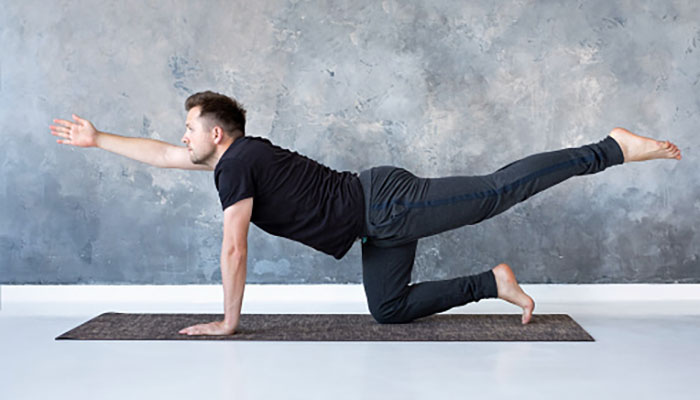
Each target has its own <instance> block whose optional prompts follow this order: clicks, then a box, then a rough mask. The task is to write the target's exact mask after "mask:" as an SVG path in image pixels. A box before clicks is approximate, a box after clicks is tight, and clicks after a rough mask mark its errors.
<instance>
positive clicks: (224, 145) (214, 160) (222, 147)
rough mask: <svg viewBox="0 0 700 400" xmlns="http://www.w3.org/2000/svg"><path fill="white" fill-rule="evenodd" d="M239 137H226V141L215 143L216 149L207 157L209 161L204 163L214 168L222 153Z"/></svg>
mask: <svg viewBox="0 0 700 400" xmlns="http://www.w3.org/2000/svg"><path fill="white" fill-rule="evenodd" d="M238 139H239V138H236V139H228V140H226V142H221V143H219V144H217V145H216V151H215V152H214V154H213V156H212V157H211V158H209V161H208V162H207V163H206V164H207V165H208V166H210V167H211V168H212V169H213V168H216V165H217V164H218V163H219V160H221V156H223V155H224V153H225V152H226V150H228V148H229V147H230V146H231V145H232V144H233V142H234V141H236V140H238Z"/></svg>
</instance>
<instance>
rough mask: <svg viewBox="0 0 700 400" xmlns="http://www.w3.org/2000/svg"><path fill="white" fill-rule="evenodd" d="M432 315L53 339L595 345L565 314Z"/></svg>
mask: <svg viewBox="0 0 700 400" xmlns="http://www.w3.org/2000/svg"><path fill="white" fill-rule="evenodd" d="M520 318H521V315H520V314H434V315H430V316H427V317H423V318H418V319H416V320H413V321H412V322H410V323H403V324H379V323H377V322H376V321H375V320H374V319H373V318H372V316H371V315H369V314H241V317H240V320H239V323H238V327H237V329H236V332H235V333H234V334H233V335H227V336H206V335H183V334H180V333H178V331H179V330H180V329H182V328H186V327H188V326H191V325H196V324H201V323H208V322H212V321H220V320H223V314H133V313H117V312H107V313H104V314H101V315H99V316H97V317H95V318H93V319H91V320H89V321H87V322H85V323H83V324H82V325H79V326H78V327H76V328H74V329H71V330H69V331H67V332H65V333H63V334H62V335H60V336H58V337H57V338H56V340H62V339H76V340H258V341H262V340H276V341H595V339H593V337H591V336H590V335H589V334H588V333H587V332H586V331H585V330H583V328H581V326H579V325H578V324H577V323H576V322H575V321H574V320H573V319H571V317H569V316H568V315H567V314H535V315H533V316H532V319H531V320H530V323H529V324H527V325H522V324H521V323H520Z"/></svg>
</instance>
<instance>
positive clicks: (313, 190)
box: [214, 136, 364, 259]
mask: <svg viewBox="0 0 700 400" xmlns="http://www.w3.org/2000/svg"><path fill="white" fill-rule="evenodd" d="M214 181H215V184H216V188H217V190H218V191H219V197H220V200H221V206H222V209H226V208H227V207H228V206H230V205H232V204H234V203H235V202H237V201H239V200H241V199H244V198H247V197H251V196H252V197H254V205H253V213H252V217H251V222H253V223H254V224H255V225H256V226H258V227H259V228H260V229H262V230H264V231H265V232H268V233H270V234H273V235H277V236H282V237H286V238H288V239H292V240H295V241H298V242H301V243H304V244H306V245H308V246H310V247H312V248H314V249H316V250H319V251H322V252H324V253H326V254H330V255H332V256H333V257H335V258H336V259H341V258H342V257H343V256H344V255H345V254H346V253H347V252H348V250H350V248H351V247H352V245H353V242H354V241H355V240H356V239H357V238H358V237H359V236H360V235H361V232H362V229H363V225H364V197H363V196H364V195H363V193H362V186H361V184H360V181H359V177H358V175H357V174H356V173H353V172H349V171H344V172H338V171H335V170H333V169H331V168H329V167H327V166H325V165H323V164H320V163H318V162H317V161H314V160H312V159H310V158H308V157H306V156H303V155H301V154H299V153H297V152H293V151H290V150H287V149H284V148H282V147H280V146H277V145H275V144H273V143H272V142H270V141H269V140H268V139H266V138H262V137H251V136H243V137H240V138H238V139H236V140H235V141H234V142H233V143H232V144H231V145H230V146H229V148H228V149H227V150H226V152H225V153H224V154H223V155H222V156H221V159H220V160H219V162H218V164H217V165H216V168H215V171H214Z"/></svg>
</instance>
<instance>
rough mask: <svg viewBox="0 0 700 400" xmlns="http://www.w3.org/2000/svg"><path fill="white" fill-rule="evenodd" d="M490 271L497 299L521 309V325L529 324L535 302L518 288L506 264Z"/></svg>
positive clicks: (511, 271)
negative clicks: (494, 279) (496, 291)
mask: <svg viewBox="0 0 700 400" xmlns="http://www.w3.org/2000/svg"><path fill="white" fill-rule="evenodd" d="M491 271H493V275H494V276H495V277H496V287H497V288H498V298H499V299H503V300H505V301H507V302H509V303H513V304H515V305H516V306H519V307H522V308H523V318H522V322H523V324H527V323H528V322H530V318H532V310H534V309H535V301H534V300H532V297H530V296H528V295H527V294H525V292H524V291H523V289H521V288H520V285H518V281H517V280H515V274H513V270H511V269H510V267H509V266H508V264H498V265H496V266H495V267H494V268H493V269H491Z"/></svg>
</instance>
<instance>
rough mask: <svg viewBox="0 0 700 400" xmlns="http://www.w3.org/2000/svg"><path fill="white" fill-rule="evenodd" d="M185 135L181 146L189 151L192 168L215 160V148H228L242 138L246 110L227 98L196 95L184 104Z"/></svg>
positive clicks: (219, 95)
mask: <svg viewBox="0 0 700 400" xmlns="http://www.w3.org/2000/svg"><path fill="white" fill-rule="evenodd" d="M185 109H186V110H187V121H186V123H185V126H186V131H185V134H184V135H183V137H182V142H183V143H185V144H186V145H187V147H188V148H189V149H190V159H191V161H192V162H193V163H194V164H205V163H207V162H208V161H210V159H211V158H212V157H214V155H215V153H216V150H217V146H225V147H228V145H230V143H231V141H233V140H235V139H237V138H239V137H241V136H244V135H245V113H246V110H245V109H244V108H243V107H241V105H240V104H238V102H237V101H235V100H233V99H231V98H230V97H227V96H224V95H222V94H219V93H214V92H211V91H206V92H200V93H195V94H193V95H192V96H190V97H188V98H187V101H185Z"/></svg>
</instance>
